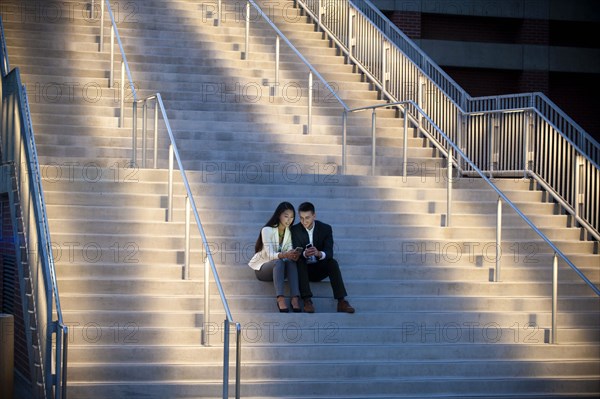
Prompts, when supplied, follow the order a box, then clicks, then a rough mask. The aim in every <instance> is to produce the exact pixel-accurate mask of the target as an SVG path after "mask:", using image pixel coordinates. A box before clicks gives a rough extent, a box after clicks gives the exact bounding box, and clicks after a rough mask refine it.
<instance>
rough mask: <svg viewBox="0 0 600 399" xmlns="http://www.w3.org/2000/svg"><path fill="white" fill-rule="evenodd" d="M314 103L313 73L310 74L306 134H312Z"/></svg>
mask: <svg viewBox="0 0 600 399" xmlns="http://www.w3.org/2000/svg"><path fill="white" fill-rule="evenodd" d="M312 102H313V75H312V71H309V72H308V121H307V126H306V134H311V131H312Z"/></svg>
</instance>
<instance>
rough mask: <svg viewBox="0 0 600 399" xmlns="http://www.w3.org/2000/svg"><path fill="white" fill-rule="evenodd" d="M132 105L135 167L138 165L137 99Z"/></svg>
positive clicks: (132, 151)
mask: <svg viewBox="0 0 600 399" xmlns="http://www.w3.org/2000/svg"><path fill="white" fill-rule="evenodd" d="M131 107H132V122H131V166H132V167H134V168H135V167H137V101H134V102H133V104H131Z"/></svg>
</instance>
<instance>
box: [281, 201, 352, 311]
mask: <svg viewBox="0 0 600 399" xmlns="http://www.w3.org/2000/svg"><path fill="white" fill-rule="evenodd" d="M298 214H299V215H300V223H298V224H296V225H294V226H293V227H292V228H291V231H292V243H293V246H294V247H295V248H297V247H302V248H304V252H303V253H302V256H301V257H300V258H298V260H297V266H298V282H299V283H300V296H302V299H303V300H304V311H305V312H307V313H314V312H315V308H314V305H313V303H312V300H311V298H312V296H313V294H312V292H311V290H310V281H313V282H316V281H321V280H323V279H324V278H326V277H329V281H330V283H331V288H332V290H333V296H334V298H335V299H337V300H338V305H337V311H338V312H345V313H354V308H353V307H352V306H350V304H349V303H348V301H346V299H345V298H346V295H347V294H346V288H345V287H344V280H343V279H342V273H341V272H340V267H339V265H338V263H337V261H336V260H335V259H334V258H333V230H332V229H331V226H330V225H328V224H326V223H323V222H320V221H318V220H315V218H316V216H317V215H316V212H315V206H314V205H313V204H311V203H310V202H303V203H302V204H300V206H299V207H298Z"/></svg>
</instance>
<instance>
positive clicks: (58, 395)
mask: <svg viewBox="0 0 600 399" xmlns="http://www.w3.org/2000/svg"><path fill="white" fill-rule="evenodd" d="M50 303H52V302H50ZM50 306H52V305H50ZM48 327H50V326H48ZM52 329H53V330H54V333H55V334H56V343H55V345H56V347H55V352H54V372H55V376H54V378H55V385H56V388H55V391H54V392H55V395H54V398H55V399H62V390H61V389H60V383H61V382H62V367H61V366H60V363H61V362H62V356H58V354H59V353H61V351H62V344H63V340H64V338H63V334H62V333H63V330H62V329H61V328H60V326H59V325H58V322H54V323H52ZM50 373H52V371H51V370H50Z"/></svg>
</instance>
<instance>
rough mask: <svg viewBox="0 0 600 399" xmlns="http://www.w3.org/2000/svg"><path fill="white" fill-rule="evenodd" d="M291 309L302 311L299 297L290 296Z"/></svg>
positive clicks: (296, 311) (295, 311)
mask: <svg viewBox="0 0 600 399" xmlns="http://www.w3.org/2000/svg"><path fill="white" fill-rule="evenodd" d="M292 310H293V311H294V313H300V312H302V309H301V308H300V298H298V297H297V296H295V297H293V298H292Z"/></svg>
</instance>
